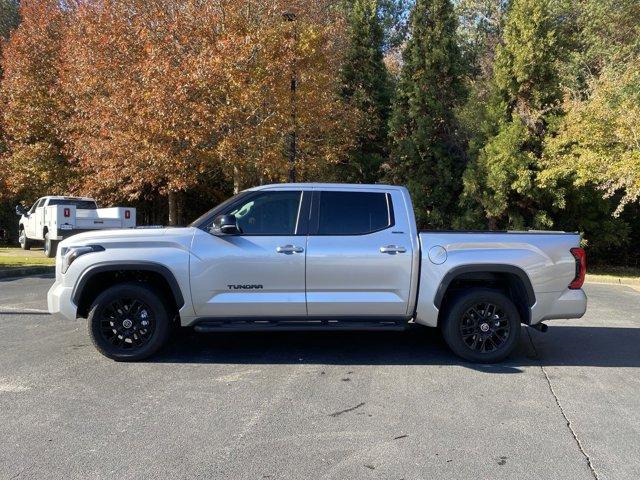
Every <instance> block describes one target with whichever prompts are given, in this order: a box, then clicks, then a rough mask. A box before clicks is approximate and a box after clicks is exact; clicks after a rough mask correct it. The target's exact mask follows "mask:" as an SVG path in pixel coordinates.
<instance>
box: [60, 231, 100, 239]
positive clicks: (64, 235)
mask: <svg viewBox="0 0 640 480" xmlns="http://www.w3.org/2000/svg"><path fill="white" fill-rule="evenodd" d="M94 231H95V230H88V229H74V230H60V229H58V230H57V234H58V236H57V237H55V238H54V240H64V239H66V238H69V237H73V236H74V235H77V234H79V233H85V232H94Z"/></svg>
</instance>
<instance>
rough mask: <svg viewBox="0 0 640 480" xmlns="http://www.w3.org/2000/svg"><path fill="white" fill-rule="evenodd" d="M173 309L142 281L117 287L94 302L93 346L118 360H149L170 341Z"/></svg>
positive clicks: (91, 316)
mask: <svg viewBox="0 0 640 480" xmlns="http://www.w3.org/2000/svg"><path fill="white" fill-rule="evenodd" d="M172 312H174V309H172V308H171V307H170V306H169V304H168V303H167V301H166V299H165V298H164V297H163V296H162V295H161V294H160V293H159V292H158V291H157V290H155V289H154V288H153V287H152V286H150V285H147V284H145V283H142V282H128V283H121V284H117V285H114V286H112V287H109V288H107V289H106V290H105V291H103V292H102V293H101V294H100V295H98V296H97V298H96V299H95V300H94V301H93V303H92V305H91V307H90V309H89V315H88V317H87V320H88V328H89V335H90V337H91V340H92V341H93V344H94V345H95V347H96V348H97V349H98V351H99V352H100V353H102V354H103V355H104V356H106V357H109V358H112V359H114V360H118V361H135V360H142V359H145V358H148V357H150V356H151V355H153V354H154V353H156V352H157V351H158V350H160V349H161V348H162V347H163V346H164V344H165V343H166V342H167V340H168V338H169V334H170V331H171V319H172Z"/></svg>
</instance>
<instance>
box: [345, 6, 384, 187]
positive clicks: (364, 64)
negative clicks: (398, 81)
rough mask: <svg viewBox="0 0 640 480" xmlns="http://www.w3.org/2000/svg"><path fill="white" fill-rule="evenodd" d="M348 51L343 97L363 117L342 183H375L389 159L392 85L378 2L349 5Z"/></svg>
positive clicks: (360, 119) (360, 120)
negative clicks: (384, 162) (383, 165)
mask: <svg viewBox="0 0 640 480" xmlns="http://www.w3.org/2000/svg"><path fill="white" fill-rule="evenodd" d="M347 8H349V9H350V10H349V12H348V22H349V36H348V50H347V52H346V55H345V63H344V66H343V67H342V71H341V76H342V82H343V91H342V94H343V96H344V97H345V98H346V99H348V100H349V101H350V102H351V103H352V105H353V106H354V107H355V108H356V110H357V111H358V112H359V113H360V118H359V122H360V125H359V128H358V137H357V139H356V146H355V148H354V149H353V150H352V151H351V152H350V154H349V157H348V158H347V161H346V163H343V164H342V165H341V166H340V167H339V168H338V172H337V173H338V176H339V177H340V180H341V181H352V182H364V183H374V182H375V181H377V180H378V179H379V177H380V166H381V165H382V162H383V161H384V160H385V159H386V157H387V155H388V151H387V150H388V148H387V138H388V126H387V125H388V121H389V111H390V102H391V83H390V80H389V76H388V73H387V69H386V67H385V64H384V61H383V52H382V48H383V43H384V29H383V26H382V24H381V21H380V18H379V14H378V0H355V1H354V2H353V3H352V4H351V5H349V6H348V7H347Z"/></svg>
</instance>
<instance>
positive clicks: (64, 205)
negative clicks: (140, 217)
mask: <svg viewBox="0 0 640 480" xmlns="http://www.w3.org/2000/svg"><path fill="white" fill-rule="evenodd" d="M16 213H17V214H18V215H20V221H19V223H18V234H19V236H18V238H19V241H20V246H21V247H22V248H23V249H24V250H29V249H30V248H31V247H32V246H33V244H34V243H36V242H43V243H44V253H45V255H46V256H47V257H55V256H56V250H57V248H58V242H59V241H60V240H63V239H65V238H67V237H70V236H71V235H75V234H76V233H81V232H88V231H92V230H103V229H107V228H134V227H135V226H136V209H135V208H129V207H112V208H98V205H97V203H96V201H95V200H94V199H93V198H87V197H55V196H47V197H42V198H39V199H38V200H37V201H36V202H35V203H34V204H33V205H32V206H31V208H30V209H29V210H27V209H26V208H25V207H23V206H22V205H18V206H16Z"/></svg>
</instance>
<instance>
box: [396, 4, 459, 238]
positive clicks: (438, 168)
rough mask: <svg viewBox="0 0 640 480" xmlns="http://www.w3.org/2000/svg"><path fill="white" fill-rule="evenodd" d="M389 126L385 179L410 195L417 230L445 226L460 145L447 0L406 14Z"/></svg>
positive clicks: (455, 56) (455, 50)
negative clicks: (400, 185) (407, 22)
mask: <svg viewBox="0 0 640 480" xmlns="http://www.w3.org/2000/svg"><path fill="white" fill-rule="evenodd" d="M409 28H410V38H409V40H408V42H407V45H406V47H405V50H404V52H403V62H404V63H403V67H402V71H401V74H400V79H399V83H398V89H397V92H396V101H395V104H394V109H393V113H392V118H391V122H390V128H391V140H392V157H391V161H390V164H389V170H388V177H389V180H391V181H393V182H397V183H404V184H406V185H407V186H408V187H409V190H410V191H411V194H412V197H413V200H414V207H415V210H416V217H417V219H418V222H419V224H420V226H421V227H429V228H448V227H450V226H451V222H452V219H453V217H454V215H453V213H454V211H455V208H456V200H457V197H458V195H459V193H460V190H461V187H462V183H461V174H462V171H463V168H464V159H465V154H464V145H463V144H462V143H463V142H462V141H461V137H460V131H459V128H458V122H457V120H456V117H455V109H456V108H457V107H458V106H459V105H460V103H461V102H463V101H464V97H465V88H464V85H463V73H464V68H463V62H462V57H461V52H460V49H459V44H458V39H457V36H456V28H457V20H456V17H455V14H454V10H453V6H452V4H451V2H450V1H449V0H418V1H416V4H415V6H414V8H413V10H412V12H411V18H410V26H409Z"/></svg>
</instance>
